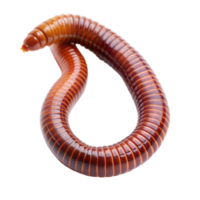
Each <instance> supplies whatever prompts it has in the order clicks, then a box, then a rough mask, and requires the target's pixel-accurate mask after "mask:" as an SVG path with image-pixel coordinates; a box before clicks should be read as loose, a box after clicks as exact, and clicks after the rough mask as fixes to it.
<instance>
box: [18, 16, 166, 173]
mask: <svg viewBox="0 0 200 200" xmlns="http://www.w3.org/2000/svg"><path fill="white" fill-rule="evenodd" d="M75 43H78V44H81V45H82V46H84V47H85V48H87V49H89V50H91V51H92V52H93V53H95V54H96V55H97V57H99V59H101V60H103V61H104V62H106V63H107V64H108V65H110V66H111V67H112V68H113V69H114V70H116V71H117V72H118V73H119V74H120V76H121V77H122V78H123V80H124V82H125V83H126V85H127V88H128V89H129V91H130V93H131V96H132V98H133V100H134V102H135V104H136V107H137V111H138V115H139V119H138V124H137V126H136V128H135V130H134V131H133V132H132V133H131V134H130V135H129V136H127V137H126V138H125V139H123V140H122V141H120V142H118V143H116V144H113V145H110V146H104V147H95V146H89V145H87V144H85V143H83V142H82V141H81V140H79V139H78V138H77V137H76V136H75V134H74V133H73V132H72V131H71V129H70V126H69V123H68V116H69V112H70V110H71V109H72V107H73V105H74V104H75V103H76V102H77V100H78V99H79V97H80V96H81V94H82V93H83V91H84V88H85V84H86V80H87V66H86V63H85V60H84V58H83V56H82V55H81V53H80V52H79V50H78V49H77V48H76V46H75ZM45 46H50V49H51V52H52V54H53V56H54V57H55V59H56V61H57V63H58V65H59V67H60V69H61V71H62V75H61V77H60V78H59V79H58V81H57V82H56V83H55V84H54V85H53V87H52V88H51V90H50V91H49V93H48V95H47V97H46V99H45V101H44V104H43V107H42V113H41V127H42V131H43V136H44V139H45V141H46V143H47V145H48V147H49V148H50V149H51V151H52V152H53V154H54V155H55V156H56V157H57V158H58V160H60V161H61V162H62V163H63V164H64V165H66V166H67V167H69V168H71V169H72V170H75V171H76V172H79V173H82V174H85V175H88V176H99V177H108V176H116V175H119V174H123V173H125V172H128V171H130V170H132V169H134V168H136V167H138V166H139V165H141V164H143V163H144V162H145V161H146V160H147V159H149V158H150V157H151V156H152V155H153V154H154V153H155V151H156V150H157V149H158V148H159V146H160V145H161V143H162V141H163V139H164V138H165V135H166V132H167V129H168V126H169V108H168V105H167V100H166V97H165V94H164V92H163V89H162V87H161V85H160V84H159V82H158V79H157V78H156V76H155V74H154V72H153V71H152V69H151V68H150V66H149V65H148V64H147V62H146V61H145V60H144V59H143V58H142V56H140V54H139V53H138V52H137V51H136V50H135V49H134V48H132V47H131V46H130V45H129V44H128V43H126V42H125V41H124V40H123V39H122V38H121V37H119V36H118V35H116V34H115V33H113V32H112V31H111V30H109V29H107V28H105V27H104V26H102V25H100V24H98V23H96V22H93V21H92V20H90V19H87V18H85V17H80V16H73V15H61V16H56V17H54V18H51V19H49V20H47V21H45V22H43V23H41V24H40V25H39V26H37V27H36V28H35V29H34V30H33V31H31V32H30V33H29V34H28V36H27V37H26V38H25V40H24V43H23V45H22V50H23V51H25V52H27V51H34V50H38V49H41V48H44V47H45Z"/></svg>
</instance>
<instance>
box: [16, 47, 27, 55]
mask: <svg viewBox="0 0 200 200" xmlns="http://www.w3.org/2000/svg"><path fill="white" fill-rule="evenodd" d="M18 50H19V51H20V52H21V54H26V52H25V50H24V49H23V48H22V47H18Z"/></svg>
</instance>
